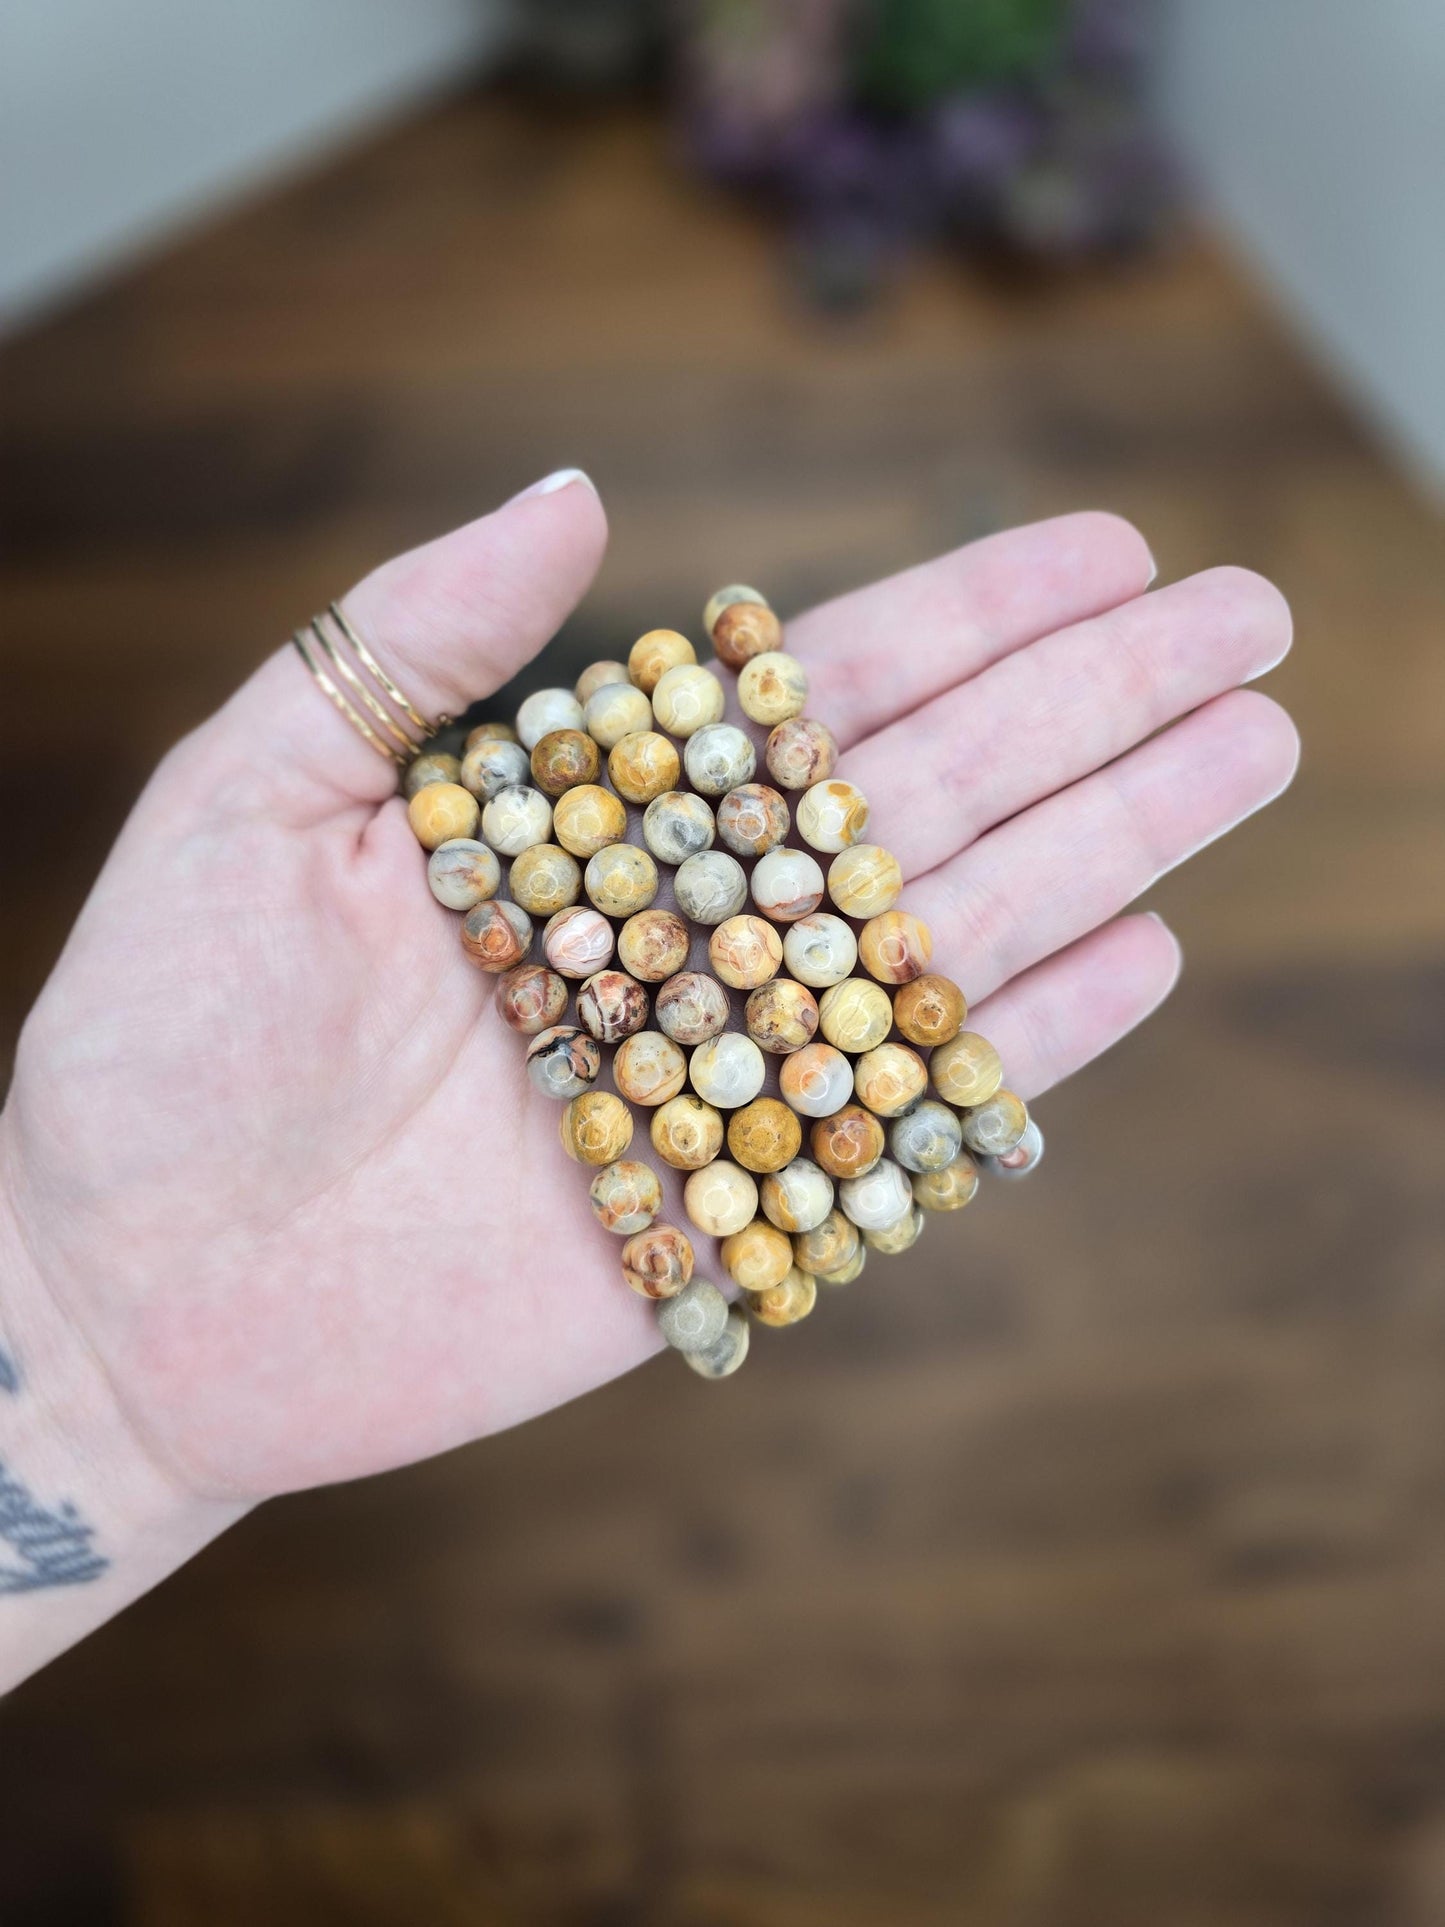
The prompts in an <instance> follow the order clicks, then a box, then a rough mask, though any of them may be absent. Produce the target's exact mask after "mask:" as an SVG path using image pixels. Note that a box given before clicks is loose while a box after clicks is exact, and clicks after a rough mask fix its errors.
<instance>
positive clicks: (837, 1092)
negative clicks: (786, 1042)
mask: <svg viewBox="0 0 1445 1927" xmlns="http://www.w3.org/2000/svg"><path fill="white" fill-rule="evenodd" d="M778 1088H779V1089H780V1090H781V1091H782V1093H783V1096H784V1097H785V1098H786V1099H787V1101H788V1103H789V1104H791V1105H792V1107H793V1109H794V1110H795V1111H801V1112H802V1113H803V1116H804V1117H828V1116H830V1115H831V1114H832V1113H833V1112H834V1111H840V1110H842V1108H843V1106H844V1105H845V1104H846V1103H847V1102H848V1099H849V1098H850V1097H851V1096H852V1095H853V1066H852V1065H851V1064H850V1063H849V1062H848V1059H847V1058H846V1057H845V1056H844V1055H843V1053H842V1051H840V1050H837V1049H835V1048H834V1046H833V1045H832V1044H817V1043H814V1044H805V1045H804V1046H803V1048H802V1049H801V1050H795V1051H794V1052H793V1053H792V1055H791V1056H789V1057H785V1058H784V1059H783V1063H782V1068H781V1069H780V1070H779V1072H778Z"/></svg>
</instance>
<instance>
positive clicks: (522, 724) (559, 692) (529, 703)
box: [517, 689, 584, 755]
mask: <svg viewBox="0 0 1445 1927" xmlns="http://www.w3.org/2000/svg"><path fill="white" fill-rule="evenodd" d="M583 721H584V718H583V714H582V705H581V703H579V702H578V700H577V698H576V697H575V696H574V695H573V694H572V691H571V690H570V689H538V690H537V691H535V692H534V693H533V694H532V695H530V696H528V697H527V699H526V701H525V702H524V703H523V704H522V707H521V708H520V709H519V710H518V711H517V735H518V737H519V738H520V740H521V744H522V747H523V749H525V750H526V751H527V752H528V754H529V755H530V754H531V752H532V751H533V750H534V749H535V748H536V747H537V745H538V743H540V742H541V740H542V738H543V737H544V736H546V735H548V734H549V733H550V732H551V731H552V730H554V729H576V730H580V729H581V728H582V724H583Z"/></svg>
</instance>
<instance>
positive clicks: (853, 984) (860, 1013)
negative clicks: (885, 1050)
mask: <svg viewBox="0 0 1445 1927" xmlns="http://www.w3.org/2000/svg"><path fill="white" fill-rule="evenodd" d="M818 1017H819V1028H820V1029H821V1030H822V1033H823V1036H824V1037H825V1038H826V1040H827V1041H828V1043H830V1044H835V1045H836V1046H837V1048H838V1049H839V1050H842V1051H848V1052H849V1053H850V1054H856V1053H858V1052H861V1051H868V1050H872V1049H873V1047H874V1045H875V1044H881V1043H882V1042H883V1039H884V1038H885V1037H886V1036H887V1035H888V1033H889V1031H890V1030H892V1028H893V1005H892V1002H891V1001H890V999H889V996H888V992H887V991H886V990H884V988H883V986H882V985H881V984H870V983H869V982H868V980H867V978H866V977H849V978H848V979H847V981H846V982H845V983H841V984H834V985H833V987H832V989H831V990H825V991H824V992H823V995H822V997H821V998H820V1000H819V1003H818ZM856 1074H857V1072H856V1067H855V1072H854V1075H855V1077H856Z"/></svg>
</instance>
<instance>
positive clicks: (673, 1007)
mask: <svg viewBox="0 0 1445 1927" xmlns="http://www.w3.org/2000/svg"><path fill="white" fill-rule="evenodd" d="M655 1008H656V1011H657V1024H658V1028H659V1029H660V1030H662V1031H664V1032H665V1033H666V1034H667V1036H669V1037H670V1038H671V1039H672V1041H673V1043H674V1044H683V1045H686V1046H687V1047H688V1048H689V1049H691V1048H692V1046H693V1045H694V1044H705V1043H706V1042H707V1040H708V1038H709V1037H716V1036H717V1034H718V1032H719V1031H720V1030H724V1029H726V1027H727V1021H728V1016H729V1006H728V999H727V992H726V991H725V990H724V989H723V987H722V985H721V984H720V983H719V982H718V980H717V978H716V977H710V976H708V974H707V972H706V971H705V970H681V971H679V972H678V973H677V975H676V976H675V977H669V978H668V979H667V982H666V983H664V984H662V985H660V986H659V987H658V992H657V996H656V999H655Z"/></svg>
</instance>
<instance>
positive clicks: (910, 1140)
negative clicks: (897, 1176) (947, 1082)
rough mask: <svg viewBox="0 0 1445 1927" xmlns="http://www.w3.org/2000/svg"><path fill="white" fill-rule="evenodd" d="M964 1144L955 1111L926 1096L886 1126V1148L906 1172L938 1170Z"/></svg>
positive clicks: (934, 1098) (950, 1162)
mask: <svg viewBox="0 0 1445 1927" xmlns="http://www.w3.org/2000/svg"><path fill="white" fill-rule="evenodd" d="M962 1143H963V1132H962V1128H961V1127H960V1125H959V1121H958V1113H957V1111H954V1110H950V1108H949V1106H948V1105H947V1104H940V1103H939V1101H938V1099H937V1098H936V1097H926V1098H924V1100H923V1101H922V1103H921V1104H915V1105H914V1107H913V1109H912V1110H911V1111H909V1112H907V1113H906V1114H905V1115H904V1116H903V1117H896V1118H894V1120H893V1122H892V1124H891V1125H890V1126H889V1128H888V1148H889V1150H890V1151H891V1152H892V1153H893V1156H894V1157H895V1158H896V1160H897V1161H898V1163H899V1164H901V1165H902V1166H903V1168H904V1170H905V1171H941V1170H942V1169H943V1167H944V1165H945V1164H952V1162H953V1160H954V1159H955V1158H956V1157H957V1156H958V1153H959V1149H960V1147H961V1145H962Z"/></svg>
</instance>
